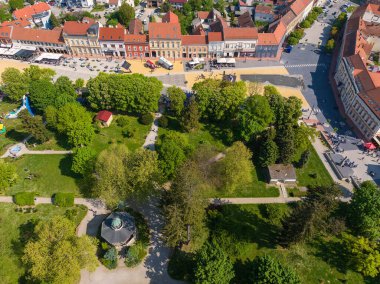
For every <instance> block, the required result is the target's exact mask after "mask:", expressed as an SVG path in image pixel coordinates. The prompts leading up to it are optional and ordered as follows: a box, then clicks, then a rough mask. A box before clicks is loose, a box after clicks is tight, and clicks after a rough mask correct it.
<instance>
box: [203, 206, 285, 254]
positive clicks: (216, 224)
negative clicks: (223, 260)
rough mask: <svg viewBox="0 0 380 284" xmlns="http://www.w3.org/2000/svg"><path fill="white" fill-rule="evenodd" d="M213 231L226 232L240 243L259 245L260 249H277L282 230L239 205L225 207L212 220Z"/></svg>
mask: <svg viewBox="0 0 380 284" xmlns="http://www.w3.org/2000/svg"><path fill="white" fill-rule="evenodd" d="M210 229H211V231H215V232H216V231H225V232H226V233H227V234H228V235H230V236H231V237H233V239H235V240H236V241H238V242H246V243H257V245H258V247H259V248H260V247H265V248H275V247H276V237H277V235H278V233H279V230H280V228H279V227H278V226H276V225H273V224H270V223H269V222H267V221H266V220H264V219H263V218H261V217H260V216H258V215H257V214H255V213H253V212H250V211H248V210H242V208H241V207H240V206H239V205H225V206H223V208H222V210H221V212H220V213H218V214H216V216H215V217H213V218H211V221H210Z"/></svg>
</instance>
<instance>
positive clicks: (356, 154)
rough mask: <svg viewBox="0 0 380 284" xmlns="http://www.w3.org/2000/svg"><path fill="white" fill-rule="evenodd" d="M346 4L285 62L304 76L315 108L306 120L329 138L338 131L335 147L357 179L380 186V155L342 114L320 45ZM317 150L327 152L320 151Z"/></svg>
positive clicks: (306, 92)
mask: <svg viewBox="0 0 380 284" xmlns="http://www.w3.org/2000/svg"><path fill="white" fill-rule="evenodd" d="M346 2H347V1H342V0H340V1H338V2H337V3H332V4H333V7H331V8H328V12H327V15H326V16H322V17H319V18H318V21H316V22H315V23H314V25H313V26H312V27H311V28H309V29H305V36H304V37H303V38H302V39H301V41H300V43H299V44H298V45H297V46H294V48H293V50H292V51H291V53H283V55H282V57H281V63H282V64H284V66H285V67H286V68H287V70H288V72H289V74H291V75H302V77H303V82H304V89H303V90H302V93H303V95H304V97H305V99H306V100H307V102H308V103H309V105H310V106H311V110H310V111H309V112H305V113H304V118H309V117H311V118H315V119H317V120H318V121H319V122H320V123H321V125H323V127H324V129H325V131H326V132H327V134H328V135H330V134H332V133H333V132H335V131H336V132H337V134H338V135H339V138H340V141H338V142H336V143H335V144H334V147H336V148H338V147H339V150H342V151H343V152H341V155H342V156H344V157H348V158H349V160H350V161H352V162H354V164H355V165H357V166H356V167H355V168H353V171H354V177H356V178H357V179H358V180H359V181H365V180H374V181H375V182H376V183H377V184H380V166H379V162H378V161H379V159H378V155H377V153H366V152H365V151H363V147H362V145H361V143H360V140H359V139H358V138H357V137H356V135H355V134H354V133H353V131H352V130H350V128H349V127H348V126H347V123H346V122H345V120H344V118H343V117H342V116H341V115H340V113H339V111H338V106H337V104H336V102H335V98H334V95H333V92H332V89H331V85H330V82H329V78H328V70H329V68H330V63H331V55H329V54H326V53H324V52H321V50H320V45H323V44H324V43H325V42H327V40H328V37H329V32H330V29H331V24H332V23H333V20H334V19H335V17H337V16H338V15H339V13H341V11H340V10H339V7H340V6H342V5H343V4H344V3H346ZM333 13H335V15H333ZM342 141H344V142H342ZM358 144H359V145H358ZM317 151H318V152H320V151H323V149H318V148H317ZM369 172H374V174H375V175H374V177H372V176H370V175H369Z"/></svg>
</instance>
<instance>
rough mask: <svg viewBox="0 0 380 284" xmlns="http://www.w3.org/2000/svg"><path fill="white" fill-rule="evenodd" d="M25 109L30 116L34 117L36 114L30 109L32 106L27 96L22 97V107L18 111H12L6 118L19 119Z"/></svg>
mask: <svg viewBox="0 0 380 284" xmlns="http://www.w3.org/2000/svg"><path fill="white" fill-rule="evenodd" d="M24 109H27V110H28V112H29V114H30V115H31V116H32V117H33V116H34V113H33V111H32V109H31V107H30V104H29V98H28V97H27V96H25V95H24V96H23V97H22V106H21V107H19V108H18V109H17V110H14V111H11V112H9V113H8V114H7V115H6V116H5V118H17V117H18V114H19V113H20V111H22V110H24Z"/></svg>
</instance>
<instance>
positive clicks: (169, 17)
mask: <svg viewBox="0 0 380 284" xmlns="http://www.w3.org/2000/svg"><path fill="white" fill-rule="evenodd" d="M162 22H163V23H172V24H178V23H179V20H178V16H177V15H176V14H174V13H173V12H172V11H169V12H167V13H166V14H165V15H164V16H163V17H162Z"/></svg>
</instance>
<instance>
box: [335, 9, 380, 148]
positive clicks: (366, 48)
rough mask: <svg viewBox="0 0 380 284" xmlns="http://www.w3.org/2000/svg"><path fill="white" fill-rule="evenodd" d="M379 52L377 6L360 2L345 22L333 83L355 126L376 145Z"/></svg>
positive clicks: (378, 139)
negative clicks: (361, 4)
mask: <svg viewBox="0 0 380 284" xmlns="http://www.w3.org/2000/svg"><path fill="white" fill-rule="evenodd" d="M379 52H380V6H379V5H374V4H367V5H363V6H360V7H358V8H357V9H356V10H355V11H354V13H353V14H352V15H351V17H350V19H349V20H348V21H347V23H346V26H345V31H344V36H343V40H342V45H341V49H340V52H339V55H338V59H337V66H336V70H335V74H334V81H335V82H334V83H335V86H336V90H337V92H338V96H339V100H340V102H341V103H342V105H343V109H344V114H345V115H346V116H347V117H348V118H349V120H350V121H351V122H352V125H353V126H354V128H355V130H356V131H357V132H358V134H360V135H361V136H362V137H363V138H364V139H365V140H368V141H369V140H373V141H374V142H376V143H377V144H379V145H380V68H379V66H378V58H379Z"/></svg>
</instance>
